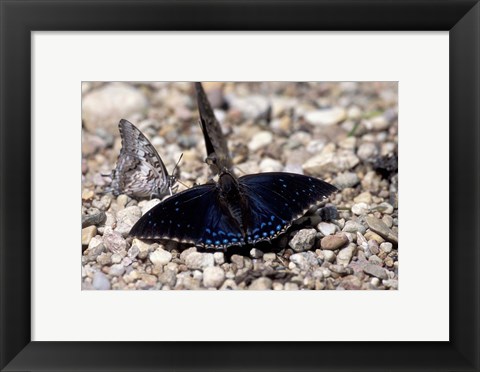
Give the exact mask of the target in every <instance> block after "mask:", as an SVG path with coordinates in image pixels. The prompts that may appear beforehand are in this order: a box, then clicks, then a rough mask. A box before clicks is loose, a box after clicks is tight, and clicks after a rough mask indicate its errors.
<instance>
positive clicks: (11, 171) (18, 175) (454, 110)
mask: <svg viewBox="0 0 480 372" xmlns="http://www.w3.org/2000/svg"><path fill="white" fill-rule="evenodd" d="M0 12H1V13H0V27H1V45H0V47H1V51H0V58H1V75H0V84H1V90H0V94H1V102H0V105H1V106H0V109H1V113H0V114H1V116H0V140H1V145H0V154H1V158H0V161H1V163H0V164H1V165H0V166H1V168H0V169H1V177H0V187H1V194H0V239H1V242H0V243H1V246H0V254H1V256H0V259H1V268H0V280H1V282H0V288H1V291H0V301H1V307H0V318H1V323H0V333H1V339H0V340H1V348H0V352H1V354H0V368H1V369H2V371H40V370H41V371H47V370H59V371H60V370H61V371H72V370H75V371H83V370H86V371H93V370H95V371H103V370H105V371H106V370H109V371H116V370H119V371H120V370H121V371H129V370H131V371H147V370H149V371H150V370H162V371H163V370H181V371H187V370H206V371H214V370H237V371H243V370H272V371H287V370H292V371H307V370H308V371H313V370H355V371H359V370H368V371H373V370H392V371H393V370H395V371H398V370H422V371H423V370H425V371H426V370H450V371H478V370H479V368H480V362H479V361H480V356H479V352H478V350H479V349H480V348H479V334H480V332H479V307H480V304H479V299H480V293H479V263H480V261H479V233H478V229H479V227H480V225H479V223H478V222H479V210H480V208H479V194H478V190H479V171H478V170H479V166H480V163H479V151H480V143H479V138H480V137H479V134H480V133H479V118H480V114H479V111H480V110H479V107H480V94H479V93H480V74H479V70H480V5H479V4H478V1H474V0H431V1H427V0H422V1H411V0H390V1H383V0H337V1H329V0H325V1H322V0H320V1H302V0H301V1H295V0H271V1H268V0H261V1H237V0H235V1H214V0H210V1H201V0H199V1H190V0H185V1H167V0H163V1H152V0H144V1H134V0H123V1H122V0H120V1H108V0H106V1H76V0H64V1H51V0H50V1H49V0H27V1H25V0H0ZM37 30H49V31H64V30H95V31H98V30H99V31H104V30H105V31H107V30H108V31H117V30H120V31H121V30H273V31H277V30H354V31H355V30H371V31H375V30H379V31H380V30H393V31H396V30H416V31H428V30H433V31H439V30H444V31H448V32H449V39H450V57H449V58H450V60H449V62H450V185H449V186H450V198H449V203H450V204H449V206H448V204H447V200H431V201H429V202H431V203H445V221H447V219H448V215H447V213H448V212H450V288H449V290H450V341H449V342H369V343H367V342H336V343H333V342H32V341H31V332H30V329H31V297H30V291H31V273H30V270H31V269H30V264H31V258H30V256H31V244H32V235H31V233H30V231H31V202H32V199H31V196H30V195H31V188H32V183H31V181H32V179H31V164H32V163H31V154H32V153H31V148H30V146H29V144H31V140H32V137H31V39H30V34H31V32H32V31H37ZM445 151H448V149H445ZM432 182H434V181H432ZM419 187H421V188H423V187H424V188H431V187H435V184H434V183H433V184H431V185H419ZM436 233H442V231H438V232H436ZM172 316H174V315H172ZM199 316H202V315H199ZM246 316H248V315H246ZM288 316H289V315H288V314H286V317H288ZM291 316H295V315H291ZM252 326H254V325H252ZM279 326H281V325H279Z"/></svg>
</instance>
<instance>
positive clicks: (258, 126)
mask: <svg viewBox="0 0 480 372" xmlns="http://www.w3.org/2000/svg"><path fill="white" fill-rule="evenodd" d="M204 87H205V90H206V91H207V93H208V95H209V98H210V101H211V102H212V105H213V106H214V107H215V113H216V116H217V118H218V119H219V120H220V122H221V123H222V127H223V130H224V133H225V134H226V135H227V138H228V144H229V148H230V151H231V153H232V157H233V162H234V164H235V165H236V168H235V172H236V173H237V175H239V176H240V175H242V174H251V173H258V172H269V171H287V172H294V173H303V174H308V175H312V176H315V177H318V178H321V179H323V180H325V181H327V182H330V183H332V184H334V185H335V186H337V187H338V188H339V189H340V191H339V192H338V193H336V194H335V195H333V196H332V197H331V198H330V200H329V201H328V202H329V203H331V204H332V205H334V206H336V208H337V209H338V216H337V218H336V219H333V220H326V219H325V214H326V213H324V211H325V209H322V208H320V209H318V210H317V211H311V213H310V214H309V215H307V216H305V217H304V218H301V219H300V220H299V221H297V222H296V223H295V225H294V226H292V228H291V229H290V230H289V231H288V232H287V233H286V234H284V235H283V236H281V237H280V238H279V239H277V240H274V241H273V242H272V243H271V244H269V243H263V244H260V245H258V246H257V247H247V248H243V249H241V250H239V249H235V248H233V249H230V250H229V251H227V252H225V253H224V252H209V251H200V250H199V249H197V248H195V247H192V246H186V245H178V244H176V243H174V242H167V241H159V242H152V241H141V240H138V239H133V238H131V237H129V236H128V232H129V230H130V228H131V227H132V226H133V224H134V223H135V222H136V221H137V220H138V219H139V218H140V217H141V216H142V215H143V214H145V213H146V211H148V210H149V209H150V208H152V207H153V206H154V205H156V204H157V203H159V202H160V201H159V200H157V199H152V200H134V199H132V198H130V197H128V196H126V195H120V196H118V197H114V196H112V195H111V194H109V193H107V192H106V189H107V188H108V185H109V179H108V177H105V176H103V175H105V174H109V173H110V171H111V170H112V169H113V168H114V167H115V161H116V158H117V156H118V153H119V150H120V147H121V143H120V137H119V133H118V121H119V120H120V119H121V118H125V119H127V120H129V121H131V122H132V123H134V124H135V125H136V126H137V127H138V128H139V129H140V130H141V131H142V132H143V133H144V134H145V135H146V136H147V138H149V140H150V141H151V142H152V144H153V145H154V146H155V147H156V149H157V151H158V152H159V154H160V156H161V157H162V159H163V161H164V163H165V165H166V166H167V169H168V170H169V171H172V169H173V167H174V165H175V163H176V161H177V160H178V158H179V157H180V155H181V154H182V153H183V159H182V161H181V163H180V166H179V167H180V173H179V180H180V181H181V182H182V183H183V184H185V185H186V186H187V187H190V186H192V185H193V184H194V183H197V184H201V183H205V182H206V181H208V179H209V169H208V166H207V165H206V164H205V163H204V162H203V160H204V158H205V156H206V154H205V147H204V141H203V136H202V133H201V130H200V127H199V125H198V112H197V107H196V100H195V93H194V90H193V86H192V84H191V83H132V84H127V83H90V82H87V83H83V85H82V90H83V98H82V118H83V126H82V139H83V141H82V196H81V197H82V257H81V259H82V289H96V290H106V289H165V290H167V289H257V290H262V289H274V290H298V289H398V209H397V207H398V192H397V186H398V171H397V143H398V123H397V114H398V102H397V100H398V96H397V84H396V83H391V82H368V83H354V82H342V83H333V82H331V83H330V82H329V83H284V82H281V83H280V82H273V83H206V84H204ZM185 185H181V184H180V186H179V190H178V191H181V190H183V189H185V188H186V187H185ZM192 213H194V211H192ZM322 218H323V219H324V220H322Z"/></svg>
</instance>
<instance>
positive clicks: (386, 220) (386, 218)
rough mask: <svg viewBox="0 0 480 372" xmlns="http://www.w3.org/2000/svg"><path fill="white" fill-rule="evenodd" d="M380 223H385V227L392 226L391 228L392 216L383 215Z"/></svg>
mask: <svg viewBox="0 0 480 372" xmlns="http://www.w3.org/2000/svg"><path fill="white" fill-rule="evenodd" d="M382 221H383V222H384V223H385V225H387V227H389V228H392V226H393V218H392V216H390V215H388V214H384V215H383V217H382Z"/></svg>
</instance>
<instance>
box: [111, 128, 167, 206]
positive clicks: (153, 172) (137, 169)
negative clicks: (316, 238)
mask: <svg viewBox="0 0 480 372" xmlns="http://www.w3.org/2000/svg"><path fill="white" fill-rule="evenodd" d="M118 128H119V130H120V136H121V138H122V148H121V150H120V154H119V156H118V160H117V166H116V169H115V171H114V172H113V180H112V191H113V193H114V194H115V195H118V194H122V193H123V194H127V195H130V196H134V197H150V196H154V195H155V196H158V197H160V196H162V195H165V194H166V193H167V191H168V189H169V187H170V186H171V184H170V178H169V176H168V172H167V169H166V168H165V165H164V164H163V161H162V159H161V158H160V156H159V155H158V153H157V151H156V150H155V148H154V147H153V146H152V144H151V143H150V142H149V141H148V139H147V138H146V137H145V136H144V135H143V134H142V132H140V130H138V129H137V128H136V127H135V126H134V125H133V124H132V123H130V122H129V121H127V120H124V119H122V120H120V122H119V124H118Z"/></svg>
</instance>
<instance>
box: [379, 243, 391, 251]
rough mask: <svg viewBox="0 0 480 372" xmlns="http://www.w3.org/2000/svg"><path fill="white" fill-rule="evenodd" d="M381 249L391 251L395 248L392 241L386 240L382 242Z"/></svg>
mask: <svg viewBox="0 0 480 372" xmlns="http://www.w3.org/2000/svg"><path fill="white" fill-rule="evenodd" d="M380 249H381V250H382V251H384V252H385V253H390V252H391V251H392V249H393V245H392V243H389V242H384V243H382V244H380Z"/></svg>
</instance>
